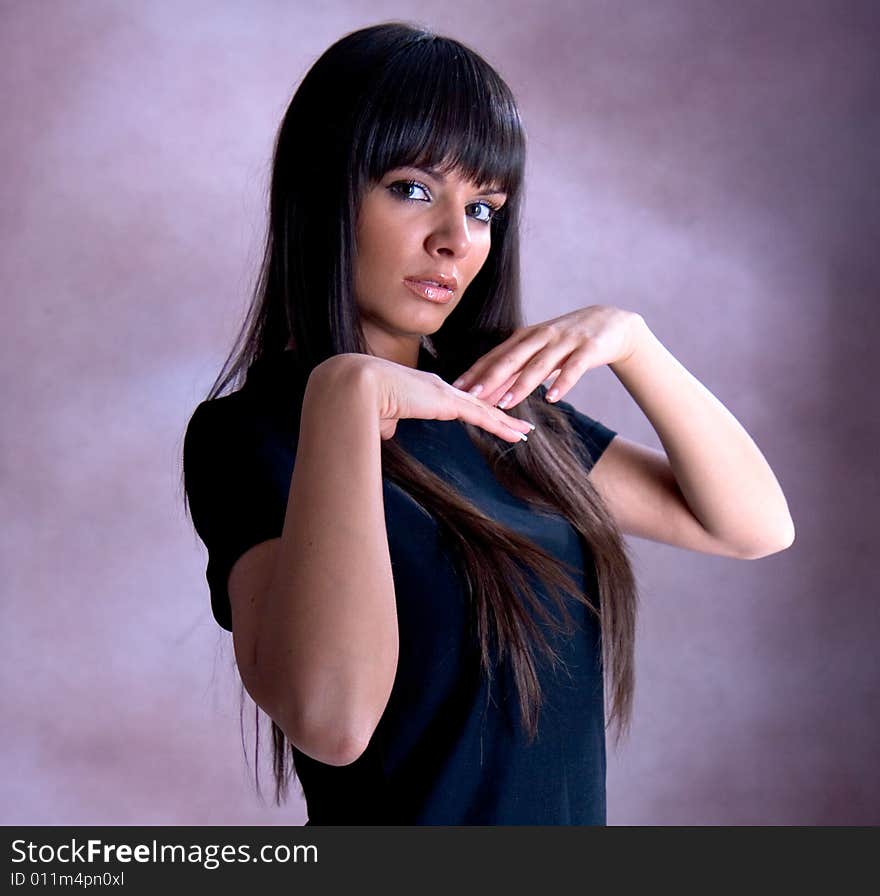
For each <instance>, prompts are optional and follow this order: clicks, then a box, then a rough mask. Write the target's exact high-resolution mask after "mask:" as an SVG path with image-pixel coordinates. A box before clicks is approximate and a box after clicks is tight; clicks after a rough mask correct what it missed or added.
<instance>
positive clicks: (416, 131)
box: [354, 37, 525, 198]
mask: <svg viewBox="0 0 880 896" xmlns="http://www.w3.org/2000/svg"><path fill="white" fill-rule="evenodd" d="M372 95H373V96H374V97H375V99H374V100H373V101H371V102H370V103H368V104H367V105H366V106H365V108H364V109H363V111H362V114H361V115H360V116H359V125H358V128H357V135H356V139H355V141H354V143H355V145H354V153H355V159H354V161H355V166H356V167H357V168H358V169H359V171H360V177H361V183H364V182H375V181H378V180H379V179H380V178H381V177H382V176H383V175H384V174H385V173H386V172H387V171H390V170H391V169H393V168H399V167H403V166H417V167H426V168H435V169H437V170H439V171H441V172H442V173H444V174H448V173H451V172H454V171H455V172H458V173H459V174H461V176H462V177H464V178H465V179H467V180H469V181H471V182H473V183H474V184H475V185H476V186H477V187H478V188H479V189H486V190H502V191H503V192H505V193H507V195H508V197H509V198H512V197H513V196H514V195H515V194H516V193H518V192H519V189H520V186H521V183H522V178H523V169H524V166H525V133H524V129H523V125H522V121H521V119H520V116H519V112H518V110H517V108H516V103H515V101H514V98H513V95H512V94H511V92H510V89H509V88H508V87H507V85H506V84H505V83H504V81H502V80H501V78H500V77H499V76H498V75H497V74H496V73H495V71H494V70H493V69H492V68H491V67H490V66H488V65H487V64H486V63H485V62H483V60H482V59H480V58H479V57H477V56H476V55H475V54H473V53H472V52H471V51H469V50H468V49H467V48H466V47H464V46H462V45H461V44H458V43H457V42H456V41H453V40H451V39H448V38H436V37H432V38H428V39H425V40H421V41H418V42H417V43H415V44H411V45H409V46H406V47H404V48H403V49H401V50H400V51H398V52H397V53H396V54H394V55H392V56H391V58H390V59H389V60H388V62H387V64H386V65H385V66H384V68H383V71H382V74H381V76H380V78H379V83H378V84H377V85H376V90H375V91H373V94H372Z"/></svg>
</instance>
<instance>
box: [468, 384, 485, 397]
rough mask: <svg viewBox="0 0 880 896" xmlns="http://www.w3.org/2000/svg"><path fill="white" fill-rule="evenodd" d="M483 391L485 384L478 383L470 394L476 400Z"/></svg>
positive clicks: (470, 390) (471, 389)
mask: <svg viewBox="0 0 880 896" xmlns="http://www.w3.org/2000/svg"><path fill="white" fill-rule="evenodd" d="M482 391H483V384H482V383H477V385H476V386H473V387H471V388H470V389H469V390H468V392H469V393H470V394H471V395H473V396H474V398H476V397H477V396H478V395H479V394H480V393H481V392H482Z"/></svg>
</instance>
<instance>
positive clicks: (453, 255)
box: [355, 167, 507, 367]
mask: <svg viewBox="0 0 880 896" xmlns="http://www.w3.org/2000/svg"><path fill="white" fill-rule="evenodd" d="M487 190H488V192H487ZM506 198H507V197H506V196H505V194H504V193H502V192H500V191H494V188H493V187H488V188H483V189H479V188H478V187H477V185H475V184H473V183H470V182H468V181H465V180H463V179H462V178H461V177H460V176H459V174H458V173H457V172H452V173H450V174H447V175H445V176H444V175H442V174H441V173H440V172H437V171H433V170H429V169H424V168H412V167H403V168H395V169H393V170H391V171H388V172H386V174H385V175H384V177H382V178H381V179H380V180H379V182H378V183H376V184H374V185H373V186H372V187H371V188H370V189H369V190H368V191H367V192H366V194H365V196H364V198H363V201H362V203H361V208H360V213H359V216H358V222H357V246H358V250H357V260H356V264H355V295H356V297H357V304H358V308H359V310H360V315H361V325H362V327H363V331H364V336H365V337H366V340H367V343H368V345H369V348H370V351H371V352H372V353H373V354H374V355H378V356H380V357H383V358H386V359H387V360H391V361H396V362H398V363H400V364H406V365H407V366H410V367H415V366H416V365H417V364H418V352H419V343H420V337H421V336H424V335H430V334H431V333H435V332H436V331H437V330H439V329H440V327H441V326H442V325H443V322H444V321H445V320H446V318H447V317H448V316H449V315H450V314H451V313H452V311H453V309H454V308H455V307H456V306H457V305H458V303H459V302H460V301H461V297H462V295H463V294H464V292H465V290H466V289H467V288H468V286H469V285H470V283H471V281H472V280H473V279H474V277H475V276H476V275H477V272H478V271H479V270H480V268H481V267H482V266H483V263H484V262H485V261H486V258H487V257H488V255H489V248H490V245H491V236H490V230H491V227H490V224H489V220H490V218H491V217H492V215H493V214H494V209H495V208H500V207H501V205H503V203H504V202H505V200H506ZM444 278H449V279H448V280H446V283H447V284H448V285H451V286H452V287H453V288H452V290H451V291H450V290H448V289H442V288H438V287H430V286H426V285H425V284H424V283H422V284H420V283H418V282H417V281H425V280H435V281H441V282H442V281H443V280H444ZM451 281H454V282H451ZM408 284H409V285H408Z"/></svg>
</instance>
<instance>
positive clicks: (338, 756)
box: [280, 723, 372, 766]
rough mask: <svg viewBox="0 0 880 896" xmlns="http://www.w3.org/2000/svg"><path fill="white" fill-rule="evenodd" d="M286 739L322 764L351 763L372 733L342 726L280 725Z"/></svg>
mask: <svg viewBox="0 0 880 896" xmlns="http://www.w3.org/2000/svg"><path fill="white" fill-rule="evenodd" d="M280 727H281V729H282V731H284V734H285V736H286V737H287V739H288V740H289V741H290V742H291V743H292V744H293V745H294V746H295V747H296V748H297V750H299V751H300V752H301V753H304V754H305V755H306V756H309V757H310V758H311V759H314V760H315V761H317V762H321V763H323V764H324V765H333V766H341V765H351V764H352V763H353V762H356V761H357V760H358V759H360V757H361V756H362V755H363V754H364V752H366V749H367V747H368V746H369V744H370V740H371V737H372V735H370V736H369V737H365V736H364V735H363V734H362V733H355V732H353V731H351V730H349V729H347V728H345V727H343V726H337V727H335V728H330V729H305V730H304V729H303V728H302V727H300V726H296V725H292V724H289V723H288V724H284V725H282V726H280Z"/></svg>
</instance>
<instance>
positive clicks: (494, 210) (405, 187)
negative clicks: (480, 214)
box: [388, 178, 501, 224]
mask: <svg viewBox="0 0 880 896" xmlns="http://www.w3.org/2000/svg"><path fill="white" fill-rule="evenodd" d="M414 187H415V188H416V189H418V190H422V191H424V192H425V193H426V194H427V195H428V197H429V198H430V195H431V191H430V190H429V189H428V187H427V186H426V185H425V184H422V183H419V182H418V181H417V180H410V179H409V178H404V179H401V180H397V181H395V182H394V183H393V184H389V185H388V190H389V191H390V192H391V193H392V194H393V195H394V196H397V197H398V198H399V199H402V200H403V201H404V202H426V201H427V200H425V199H417V198H415V197H413V196H410V195H408V194H409V193H410V191H411V190H412V189H413V188H414ZM401 191H402V192H401ZM471 205H472V206H481V205H483V206H485V207H486V208H487V209H488V210H489V216H488V217H487V218H475V220H477V221H480V222H482V223H483V224H488V223H489V222H490V221H491V220H492V219H493V218H494V217H495V216H496V215H498V214H500V212H501V206H500V205H496V204H495V203H492V202H489V201H488V200H485V199H481V200H480V201H479V202H473V203H471Z"/></svg>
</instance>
